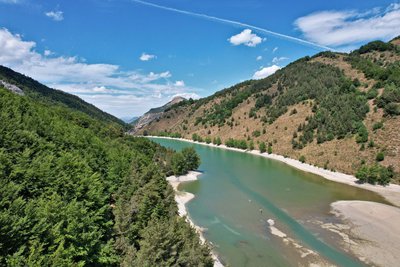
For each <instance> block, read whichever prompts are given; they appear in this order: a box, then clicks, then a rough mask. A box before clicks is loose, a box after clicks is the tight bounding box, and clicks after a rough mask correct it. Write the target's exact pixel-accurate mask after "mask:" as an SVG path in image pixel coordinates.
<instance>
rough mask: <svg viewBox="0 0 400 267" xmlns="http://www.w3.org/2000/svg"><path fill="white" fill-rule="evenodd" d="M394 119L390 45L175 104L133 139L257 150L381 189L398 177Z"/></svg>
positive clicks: (316, 59) (398, 55)
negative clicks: (161, 138) (166, 138)
mask: <svg viewBox="0 0 400 267" xmlns="http://www.w3.org/2000/svg"><path fill="white" fill-rule="evenodd" d="M399 115H400V47H399V38H395V39H394V40H392V41H391V42H387V43H385V42H381V41H374V42H371V43H368V44H366V45H364V46H362V47H360V48H359V49H357V50H355V51H353V52H351V53H335V52H330V51H327V52H322V53H319V54H317V55H315V56H313V57H304V58H301V59H299V60H297V61H295V62H293V63H291V64H289V65H288V66H286V67H285V68H283V69H281V70H278V71H277V72H276V73H275V74H273V75H271V76H269V77H267V78H265V79H262V80H249V81H245V82H242V83H239V84H237V85H234V86H232V87H230V88H227V89H224V90H222V91H219V92H216V93H215V94H213V95H211V96H209V97H206V98H202V99H199V100H196V101H188V100H186V101H182V102H180V103H179V104H177V105H174V106H173V107H171V108H170V109H168V110H165V111H164V112H163V114H162V115H161V116H160V118H159V119H158V120H156V121H152V122H150V123H148V124H147V125H145V126H143V127H142V128H141V129H140V130H139V131H138V134H152V135H162V136H174V137H184V138H188V139H193V140H197V141H204V142H214V143H225V144H226V145H228V146H233V147H240V148H247V149H254V148H255V149H258V148H260V150H268V151H269V152H273V153H276V154H280V155H283V156H285V157H289V158H293V159H299V160H301V161H305V162H307V163H310V164H313V165H316V166H319V167H323V168H326V169H330V170H336V171H340V172H344V173H347V174H356V175H357V176H358V177H360V179H362V180H364V181H368V182H371V183H375V182H377V183H382V184H385V183H387V182H388V179H390V178H391V177H392V176H393V171H394V172H395V173H396V175H397V179H398V177H399V175H398V174H399V172H400V135H399V134H398V129H399V127H400V116H399ZM397 181H398V180H397Z"/></svg>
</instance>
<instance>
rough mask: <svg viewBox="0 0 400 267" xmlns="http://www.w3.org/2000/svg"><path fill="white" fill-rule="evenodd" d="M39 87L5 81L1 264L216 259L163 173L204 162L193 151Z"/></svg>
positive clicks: (0, 117)
mask: <svg viewBox="0 0 400 267" xmlns="http://www.w3.org/2000/svg"><path fill="white" fill-rule="evenodd" d="M12 74H13V75H12V76H7V77H6V78H7V80H8V81H9V82H11V81H14V82H15V80H16V79H18V78H19V80H18V85H19V86H20V87H21V88H23V89H24V91H25V89H26V88H28V87H29V86H31V85H33V86H35V88H36V86H39V85H38V84H36V82H34V81H33V80H32V81H31V83H28V84H25V85H24V86H22V83H23V82H24V80H23V79H29V78H26V77H25V78H23V77H22V78H21V76H20V77H15V76H14V75H15V74H14V73H12ZM4 76H5V74H4V73H2V79H4V78H5V77H4ZM29 81H30V80H29ZM35 88H30V90H31V92H29V90H27V91H26V92H28V93H26V95H25V96H19V95H15V94H13V93H11V92H9V91H7V90H6V89H4V88H1V87H0V121H1V124H0V133H1V134H0V173H1V176H0V179H1V185H2V186H1V188H0V265H1V266H212V264H213V261H212V259H211V257H210V249H209V248H208V246H206V245H201V243H200V240H199V237H198V235H197V234H196V233H195V231H194V230H193V229H192V228H191V227H190V226H189V224H188V223H186V221H185V219H183V218H179V217H178V215H177V206H176V203H175V201H174V192H173V189H172V187H171V186H170V185H169V184H168V183H167V181H166V179H165V177H166V176H167V175H172V174H183V173H186V172H187V171H188V170H190V169H196V168H197V167H198V165H199V163H200V162H199V158H198V156H197V154H196V153H195V152H194V150H192V149H188V150H186V151H182V152H174V151H171V150H167V149H165V148H163V147H161V146H159V145H157V144H155V143H153V142H151V141H149V140H147V139H145V138H135V137H131V136H126V135H125V134H124V132H125V131H124V127H125V126H124V125H123V124H122V123H120V122H119V120H117V119H115V118H113V117H111V116H110V115H105V114H103V113H99V112H98V110H97V109H93V107H92V106H87V104H86V103H85V102H83V101H81V100H80V101H78V100H77V102H73V101H75V100H76V99H75V97H72V96H70V95H68V94H65V97H66V98H67V99H68V100H67V103H63V101H64V100H63V98H61V99H58V100H57V98H58V97H64V94H61V93H60V92H55V93H54V95H53V96H50V97H49V96H47V95H46V96H41V93H40V92H37V91H35ZM39 89H40V88H39ZM49 90H51V89H49ZM71 99H72V100H71ZM69 100H71V101H72V102H73V103H75V104H76V103H77V104H79V105H81V106H79V108H75V106H74V105H75V104H72V102H70V101H69ZM104 116H106V117H104ZM108 116H110V117H108ZM104 118H108V119H106V120H104ZM102 119H103V120H102ZM182 160H184V161H185V164H182ZM188 162H189V163H188Z"/></svg>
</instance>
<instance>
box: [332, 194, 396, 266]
mask: <svg viewBox="0 0 400 267" xmlns="http://www.w3.org/2000/svg"><path fill="white" fill-rule="evenodd" d="M331 213H333V214H334V215H335V216H336V217H338V218H340V219H341V220H342V221H344V222H346V225H347V226H348V227H349V228H348V230H347V231H346V232H347V233H344V232H343V228H341V229H340V228H339V231H335V230H333V231H332V232H336V233H337V234H339V235H341V236H342V237H343V247H347V249H348V250H349V251H350V252H351V253H354V254H355V255H356V256H357V257H358V258H359V259H360V260H362V261H364V262H365V263H367V264H371V265H374V266H396V265H397V264H398V263H399V262H400V246H399V245H398V244H399V241H400V224H399V223H398V222H399V221H400V209H399V208H396V207H393V206H389V205H385V204H381V203H376V202H369V201H357V200H355V201H336V202H334V203H332V204H331Z"/></svg>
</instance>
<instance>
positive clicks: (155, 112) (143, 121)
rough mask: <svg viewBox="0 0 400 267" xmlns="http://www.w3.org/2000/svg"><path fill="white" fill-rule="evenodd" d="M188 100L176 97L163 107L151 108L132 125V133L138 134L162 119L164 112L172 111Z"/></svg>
mask: <svg viewBox="0 0 400 267" xmlns="http://www.w3.org/2000/svg"><path fill="white" fill-rule="evenodd" d="M185 100H186V99H185V98H184V97H180V96H176V97H174V98H172V99H171V101H169V102H168V103H166V104H164V105H163V106H161V107H157V108H151V109H150V110H149V111H147V112H146V113H145V114H143V115H142V116H140V117H138V118H137V119H136V120H135V121H133V122H132V123H131V124H132V125H133V129H132V130H131V132H132V133H136V132H138V131H139V130H140V129H142V128H143V127H145V126H146V125H148V124H150V123H152V122H153V121H155V120H157V119H159V118H160V116H161V115H162V114H163V113H164V111H166V110H168V109H170V108H171V107H173V106H174V105H177V104H179V103H181V102H183V101H185Z"/></svg>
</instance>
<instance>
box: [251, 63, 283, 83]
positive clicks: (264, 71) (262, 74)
mask: <svg viewBox="0 0 400 267" xmlns="http://www.w3.org/2000/svg"><path fill="white" fill-rule="evenodd" d="M279 69H281V67H279V66H277V65H272V66H270V67H264V68H261V69H260V70H258V71H256V72H255V73H254V75H253V79H255V80H259V79H263V78H266V77H268V76H270V75H272V74H274V73H275V72H276V71H277V70H279Z"/></svg>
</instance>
